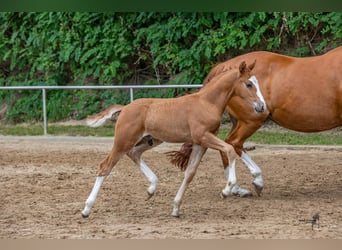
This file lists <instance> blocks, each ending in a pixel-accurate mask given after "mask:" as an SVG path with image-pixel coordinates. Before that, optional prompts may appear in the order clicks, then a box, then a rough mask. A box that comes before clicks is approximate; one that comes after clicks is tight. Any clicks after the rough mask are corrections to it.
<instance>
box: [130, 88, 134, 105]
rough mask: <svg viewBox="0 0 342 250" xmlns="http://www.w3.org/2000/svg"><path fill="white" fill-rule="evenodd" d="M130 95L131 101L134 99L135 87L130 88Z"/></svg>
mask: <svg viewBox="0 0 342 250" xmlns="http://www.w3.org/2000/svg"><path fill="white" fill-rule="evenodd" d="M129 96H130V102H133V100H134V93H133V88H129Z"/></svg>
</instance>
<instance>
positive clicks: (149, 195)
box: [145, 191, 154, 201]
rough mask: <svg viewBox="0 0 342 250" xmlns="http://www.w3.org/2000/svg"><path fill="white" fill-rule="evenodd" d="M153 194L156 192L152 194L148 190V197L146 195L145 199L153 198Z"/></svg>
mask: <svg viewBox="0 0 342 250" xmlns="http://www.w3.org/2000/svg"><path fill="white" fill-rule="evenodd" d="M153 195H154V193H152V194H151V193H150V192H148V191H147V197H146V199H145V201H148V200H149V199H151V198H152V196H153Z"/></svg>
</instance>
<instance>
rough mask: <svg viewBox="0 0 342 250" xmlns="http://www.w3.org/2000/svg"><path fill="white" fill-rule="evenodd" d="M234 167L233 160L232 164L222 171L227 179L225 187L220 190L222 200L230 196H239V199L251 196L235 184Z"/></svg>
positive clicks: (250, 193) (234, 162)
mask: <svg viewBox="0 0 342 250" xmlns="http://www.w3.org/2000/svg"><path fill="white" fill-rule="evenodd" d="M235 167H236V160H234V161H233V162H232V164H231V165H230V166H228V167H227V168H226V169H225V170H224V172H225V174H226V177H227V185H226V187H225V188H224V189H223V190H222V195H223V198H224V197H227V196H229V195H232V194H233V195H237V196H240V197H246V196H251V195H252V192H251V191H249V190H248V189H244V188H241V187H239V185H238V184H237V178H236V172H235Z"/></svg>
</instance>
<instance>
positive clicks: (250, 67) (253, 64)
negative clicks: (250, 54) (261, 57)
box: [248, 60, 256, 70]
mask: <svg viewBox="0 0 342 250" xmlns="http://www.w3.org/2000/svg"><path fill="white" fill-rule="evenodd" d="M255 64H256V60H254V63H252V64H251V65H249V66H248V68H249V70H252V69H254V67H255Z"/></svg>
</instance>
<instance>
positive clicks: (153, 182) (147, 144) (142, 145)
mask: <svg viewBox="0 0 342 250" xmlns="http://www.w3.org/2000/svg"><path fill="white" fill-rule="evenodd" d="M161 143H162V141H159V140H156V139H154V138H152V137H150V136H149V138H143V139H142V140H141V141H140V142H139V143H138V144H137V145H136V146H135V147H134V148H133V149H132V150H131V151H129V152H128V153H127V155H128V156H129V158H131V159H132V160H133V161H134V162H135V163H136V164H137V165H138V166H139V167H140V170H141V171H142V172H143V174H144V175H145V176H146V178H147V180H148V181H149V182H150V186H149V188H148V189H147V194H148V197H147V199H149V198H151V197H152V196H153V195H154V193H155V191H156V188H157V182H158V177H157V176H156V175H155V174H154V173H153V171H152V170H151V169H150V168H149V167H148V166H147V165H146V163H145V162H144V161H143V160H142V159H141V155H142V153H144V152H145V151H146V150H149V149H151V148H154V147H156V146H158V145H159V144H161Z"/></svg>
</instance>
